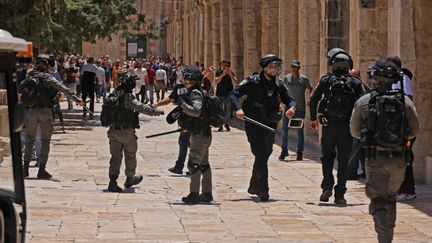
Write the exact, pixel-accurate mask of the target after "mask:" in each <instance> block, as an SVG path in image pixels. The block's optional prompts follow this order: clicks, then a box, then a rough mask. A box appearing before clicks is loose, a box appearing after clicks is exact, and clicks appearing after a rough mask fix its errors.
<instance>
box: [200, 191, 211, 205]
mask: <svg viewBox="0 0 432 243" xmlns="http://www.w3.org/2000/svg"><path fill="white" fill-rule="evenodd" d="M200 198H201V202H208V203H209V202H211V201H213V195H212V193H211V192H204V193H202V194H201V195H200Z"/></svg>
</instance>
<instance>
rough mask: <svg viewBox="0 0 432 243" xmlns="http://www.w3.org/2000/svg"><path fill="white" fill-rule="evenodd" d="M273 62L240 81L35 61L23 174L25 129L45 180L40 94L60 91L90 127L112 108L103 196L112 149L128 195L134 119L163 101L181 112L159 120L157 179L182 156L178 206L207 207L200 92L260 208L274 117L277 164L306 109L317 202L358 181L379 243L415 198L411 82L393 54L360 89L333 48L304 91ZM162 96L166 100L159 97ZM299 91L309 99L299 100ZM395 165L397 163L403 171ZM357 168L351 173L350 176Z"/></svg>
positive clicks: (170, 69) (208, 178)
mask: <svg viewBox="0 0 432 243" xmlns="http://www.w3.org/2000/svg"><path fill="white" fill-rule="evenodd" d="M281 64H282V60H281V59H280V58H279V57H278V56H276V55H274V54H269V55H266V56H264V57H263V58H261V59H260V60H259V65H260V67H261V70H259V72H257V73H254V74H252V75H251V76H249V77H247V78H246V79H244V80H243V81H241V80H239V79H238V77H237V75H236V73H235V72H234V70H233V69H232V68H231V67H230V61H229V60H223V61H221V63H220V66H219V67H217V68H216V67H213V66H210V67H207V68H204V66H203V65H202V64H201V65H200V63H198V62H197V63H195V64H193V65H185V64H184V63H183V62H182V60H181V59H180V60H179V61H177V60H176V59H175V58H169V57H168V58H159V57H148V58H144V59H140V58H138V59H131V60H128V61H126V62H123V63H121V62H120V60H115V61H114V62H113V61H112V60H111V59H110V58H109V56H108V55H106V56H102V57H100V58H99V59H96V60H95V59H94V58H93V57H87V58H83V57H77V56H74V55H70V56H65V57H59V58H54V57H53V56H50V57H42V58H39V59H36V63H35V68H34V71H31V72H30V73H29V74H28V76H27V78H26V79H25V80H28V79H29V78H28V77H32V78H35V79H41V80H44V81H43V82H42V83H46V87H47V91H46V92H47V93H45V95H44V97H47V99H42V100H40V101H37V102H36V104H35V105H28V106H27V114H28V117H29V118H28V119H27V120H26V134H25V135H24V139H25V150H24V171H25V175H26V176H28V175H29V173H28V168H29V163H30V160H31V159H32V150H33V144H34V143H35V139H36V136H37V129H40V132H39V133H40V137H41V141H42V142H41V143H42V146H41V150H40V152H39V158H40V159H39V160H38V163H39V167H40V169H39V172H38V175H37V178H39V179H50V178H51V177H52V176H51V175H50V174H49V173H48V172H47V171H46V163H47V159H48V152H49V142H50V137H51V134H52V115H51V110H52V106H53V104H52V102H51V100H50V99H49V97H51V96H53V93H52V92H51V93H50V90H51V91H56V92H57V91H61V92H62V93H64V94H65V95H66V96H67V98H68V101H67V102H68V110H71V109H73V106H74V103H76V104H79V105H82V106H84V107H83V117H84V118H86V116H87V113H89V118H90V119H94V102H101V100H107V99H109V98H111V99H114V98H115V99H118V102H117V103H116V102H114V103H115V104H120V105H119V106H118V107H116V108H115V109H114V108H113V110H110V111H107V110H108V108H105V111H104V106H103V110H102V114H101V121H102V125H105V126H107V127H109V132H108V138H109V140H110V152H111V156H112V157H111V160H110V169H109V178H110V182H109V185H108V191H110V192H121V191H122V188H121V187H119V186H118V184H117V178H118V176H119V173H120V172H119V169H120V164H121V160H122V156H121V154H122V153H123V152H124V154H125V164H126V176H127V179H126V181H125V183H124V186H125V187H126V188H128V187H131V186H133V185H136V184H138V183H140V182H141V181H142V179H143V178H142V176H139V175H138V176H137V175H135V169H136V152H137V150H138V148H137V146H138V145H137V141H136V139H137V138H136V136H135V135H134V134H135V129H136V128H139V126H138V122H137V119H138V118H137V117H138V116H137V112H140V113H144V114H147V115H151V116H155V115H163V114H164V113H163V111H161V110H159V109H158V108H159V107H161V106H164V105H167V104H170V103H174V104H175V105H176V106H177V108H176V109H175V111H176V112H177V113H175V114H181V115H175V114H174V113H171V114H169V116H171V118H172V122H175V121H176V120H177V122H178V124H179V127H180V134H179V154H178V159H177V161H176V162H175V165H174V167H172V168H169V169H168V170H169V171H170V172H172V173H175V174H183V169H184V167H185V162H186V157H187V153H188V149H190V152H189V158H188V160H187V169H188V172H186V174H188V175H189V176H190V177H191V184H190V193H189V194H188V195H187V196H185V197H183V198H182V201H183V202H185V203H187V204H196V203H200V202H211V201H213V195H212V175H211V168H210V164H209V147H210V145H211V140H212V139H211V137H212V136H211V123H210V120H209V119H210V118H209V114H210V112H209V110H208V109H209V106H208V105H206V97H207V94H211V95H215V96H216V97H218V100H219V102H220V105H221V107H222V109H223V110H224V113H225V114H224V115H225V119H224V123H223V125H220V126H219V127H217V131H219V132H222V131H223V130H224V128H225V130H226V131H228V132H229V131H230V130H231V127H230V123H229V121H230V118H231V116H232V113H233V112H234V114H235V116H236V117H237V118H238V119H240V120H244V121H245V126H244V128H245V132H246V135H247V139H248V142H249V143H250V147H251V152H252V154H253V155H254V162H253V170H252V175H251V178H250V182H249V188H248V193H249V194H253V195H257V196H258V198H260V200H261V201H268V200H269V198H270V194H269V185H268V160H269V157H270V155H271V153H272V151H273V144H274V141H275V136H276V133H275V131H276V128H277V126H278V124H279V123H280V120H281V119H282V126H281V129H280V132H281V134H280V136H281V139H282V141H281V154H280V156H279V160H281V161H283V160H285V158H286V157H287V156H288V143H287V137H288V129H289V128H292V129H296V130H297V131H296V133H297V151H296V160H298V161H301V160H303V155H304V119H305V118H306V107H309V108H310V125H311V128H312V129H318V128H319V127H321V129H322V136H321V152H322V157H321V163H322V173H323V179H322V183H321V189H322V194H321V195H320V197H319V200H320V201H322V202H328V201H329V199H330V197H331V196H332V195H333V194H334V197H335V199H334V203H335V204H339V205H346V204H347V201H346V199H345V197H344V195H345V193H346V192H347V187H346V184H347V180H348V179H357V178H358V177H366V194H367V196H368V197H369V198H370V200H371V203H370V213H371V214H372V215H373V218H374V222H375V226H376V231H377V233H378V239H379V241H380V242H391V240H392V238H393V228H394V227H395V219H396V200H409V199H414V198H415V187H414V186H415V185H414V184H415V183H414V177H413V171H412V162H413V160H414V155H413V153H412V146H413V144H414V141H415V136H416V134H417V133H418V131H419V124H418V118H417V114H416V111H415V107H414V104H413V103H412V101H411V100H412V99H413V89H412V77H413V75H412V73H411V72H410V71H409V70H407V69H403V68H402V67H401V60H400V59H399V58H398V57H396V56H392V57H388V58H386V59H382V60H378V61H377V62H376V63H375V64H374V65H373V66H372V67H371V68H370V69H369V70H368V75H369V79H368V82H363V81H362V80H361V77H360V72H359V70H356V69H354V68H353V66H354V65H353V61H352V59H351V56H350V55H349V54H348V53H347V52H345V51H344V50H343V49H340V48H333V49H331V50H330V51H329V52H328V64H329V67H330V72H329V73H327V74H325V75H323V76H322V77H321V78H320V80H319V82H318V84H317V86H316V87H315V88H313V87H312V85H311V82H310V81H309V79H308V77H307V76H306V75H304V74H302V73H300V67H301V65H300V61H299V60H297V59H294V60H292V61H291V63H290V64H291V72H290V73H288V74H287V75H286V76H284V77H283V79H279V75H280V72H281ZM47 73H49V74H50V75H48V76H47ZM401 73H403V75H402V76H401ZM240 81H241V82H240ZM23 83H25V82H23ZM401 84H403V85H402V87H404V88H403V89H401ZM20 90H21V91H22V92H21V95H23V97H25V89H24V88H22V87H21V88H20ZM167 91H171V92H170V93H169V94H168V96H167V97H165V94H166V92H167ZM306 91H308V93H309V95H310V99H307V97H306ZM54 93H55V92H54ZM154 93H156V97H155V95H154ZM405 95H406V97H407V98H406V99H405ZM54 96H55V95H54ZM242 97H244V99H243V100H242V102H241V101H240V100H241V98H242ZM87 98H89V100H88V101H87ZM50 102H51V103H50ZM392 102H393V103H392ZM87 103H89V107H87ZM386 105H388V106H391V108H389V107H386ZM105 107H108V105H107V106H105ZM380 109H382V110H380ZM398 109H399V110H398ZM395 110H396V111H398V112H395ZM377 111H379V112H377ZM104 112H105V113H104ZM109 112H111V113H113V114H109ZM382 114H385V115H386V116H387V117H383V115H382ZM386 119H387V120H386ZM389 120H390V122H389ZM395 121H400V123H398V122H395ZM295 122H300V123H299V124H300V125H298V124H297V125H293V124H294V123H295ZM383 126H386V129H383V128H382V127H383ZM398 126H399V127H398ZM392 129H393V130H392ZM384 130H385V132H384ZM398 132H400V133H398ZM335 159H337V161H338V171H337V181H336V182H335V180H334V177H333V166H334V162H335ZM405 164H407V165H408V166H407V167H406V169H405ZM358 170H361V172H360V173H359V174H358ZM404 173H405V176H404ZM200 185H202V188H201V192H202V193H201V194H200V193H199V192H200ZM382 185H388V186H385V187H383V186H382Z"/></svg>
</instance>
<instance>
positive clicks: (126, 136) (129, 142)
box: [107, 93, 159, 180]
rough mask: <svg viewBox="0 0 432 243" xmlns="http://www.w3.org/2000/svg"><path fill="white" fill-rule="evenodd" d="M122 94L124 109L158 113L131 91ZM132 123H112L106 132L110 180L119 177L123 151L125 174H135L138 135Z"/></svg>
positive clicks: (130, 175)
mask: <svg viewBox="0 0 432 243" xmlns="http://www.w3.org/2000/svg"><path fill="white" fill-rule="evenodd" d="M124 95H125V99H124V103H123V107H124V109H128V110H131V111H136V112H140V113H143V114H146V115H150V116H154V115H159V113H155V111H156V110H155V109H154V108H153V107H151V106H149V105H145V104H142V103H141V102H139V101H138V100H137V99H136V98H135V96H133V95H132V93H126V94H124ZM135 122H137V121H135ZM133 124H134V121H130V125H122V126H116V125H112V126H110V128H109V130H108V132H107V134H108V139H109V144H110V153H111V159H110V167H109V178H110V179H111V180H117V178H118V177H119V174H120V166H121V162H122V159H123V153H124V157H125V174H126V176H127V177H133V176H134V175H135V169H136V166H137V160H136V153H137V150H138V144H137V140H138V137H137V136H136V135H135V127H134V125H133Z"/></svg>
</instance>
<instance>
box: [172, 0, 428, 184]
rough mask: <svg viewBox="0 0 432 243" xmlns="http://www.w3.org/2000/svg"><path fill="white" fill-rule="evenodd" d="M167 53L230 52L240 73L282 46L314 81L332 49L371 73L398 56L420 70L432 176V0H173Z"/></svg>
mask: <svg viewBox="0 0 432 243" xmlns="http://www.w3.org/2000/svg"><path fill="white" fill-rule="evenodd" d="M168 5H170V6H168V7H167V10H168V11H170V12H168V13H167V15H168V16H169V24H168V32H167V33H168V35H167V53H169V54H171V55H172V56H175V57H180V56H183V59H184V62H185V63H194V62H195V61H199V62H200V63H204V65H205V66H210V65H213V66H217V65H218V64H219V63H220V61H221V60H223V59H229V60H230V61H231V65H232V67H233V68H234V69H235V70H236V71H237V73H238V76H239V77H240V79H239V80H242V79H243V78H244V77H247V76H249V75H250V74H252V73H253V72H255V71H258V70H259V66H258V60H259V58H260V57H262V56H264V55H266V54H267V53H275V54H278V55H279V56H281V57H282V59H283V60H284V65H283V67H284V70H285V71H283V75H284V74H286V73H287V72H289V63H290V60H291V59H294V58H295V59H299V60H300V62H301V63H302V69H301V72H302V73H305V74H307V75H308V76H309V77H310V79H311V80H312V82H313V83H316V82H317V81H318V80H319V77H320V76H321V75H322V74H324V73H326V72H327V69H328V66H327V58H326V54H327V51H328V50H329V49H331V48H333V47H341V48H343V49H345V50H347V51H348V52H349V53H350V54H351V55H352V58H353V60H354V67H355V68H358V69H360V70H361V74H362V77H363V79H366V78H367V74H366V71H367V68H368V67H369V66H371V65H372V64H373V63H374V61H375V60H377V59H379V58H383V57H386V56H389V55H398V56H400V57H401V59H402V65H403V66H404V67H407V68H409V69H410V70H412V71H413V73H414V75H415V76H414V80H413V81H414V86H415V97H414V101H415V104H416V107H417V111H418V113H419V117H420V122H421V129H422V130H421V134H420V135H419V136H418V138H417V142H416V145H415V146H414V150H415V155H416V161H415V163H414V170H415V174H416V179H417V180H418V181H419V182H426V183H432V151H431V150H430V145H429V141H430V138H431V136H432V124H431V122H430V121H431V118H432V113H431V112H430V109H431V108H432V72H430V70H429V68H430V63H432V55H431V54H432V53H431V52H432V49H431V48H428V43H432V25H430V24H429V23H431V21H432V1H429V0H309V1H303V0H272V1H269V0H173V1H171V2H169V3H168Z"/></svg>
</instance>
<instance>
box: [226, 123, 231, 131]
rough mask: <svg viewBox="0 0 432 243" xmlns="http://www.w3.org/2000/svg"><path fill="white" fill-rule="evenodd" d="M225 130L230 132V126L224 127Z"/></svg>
mask: <svg viewBox="0 0 432 243" xmlns="http://www.w3.org/2000/svg"><path fill="white" fill-rule="evenodd" d="M225 129H226V130H227V132H229V131H231V128H230V126H229V125H228V124H227V125H225Z"/></svg>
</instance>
